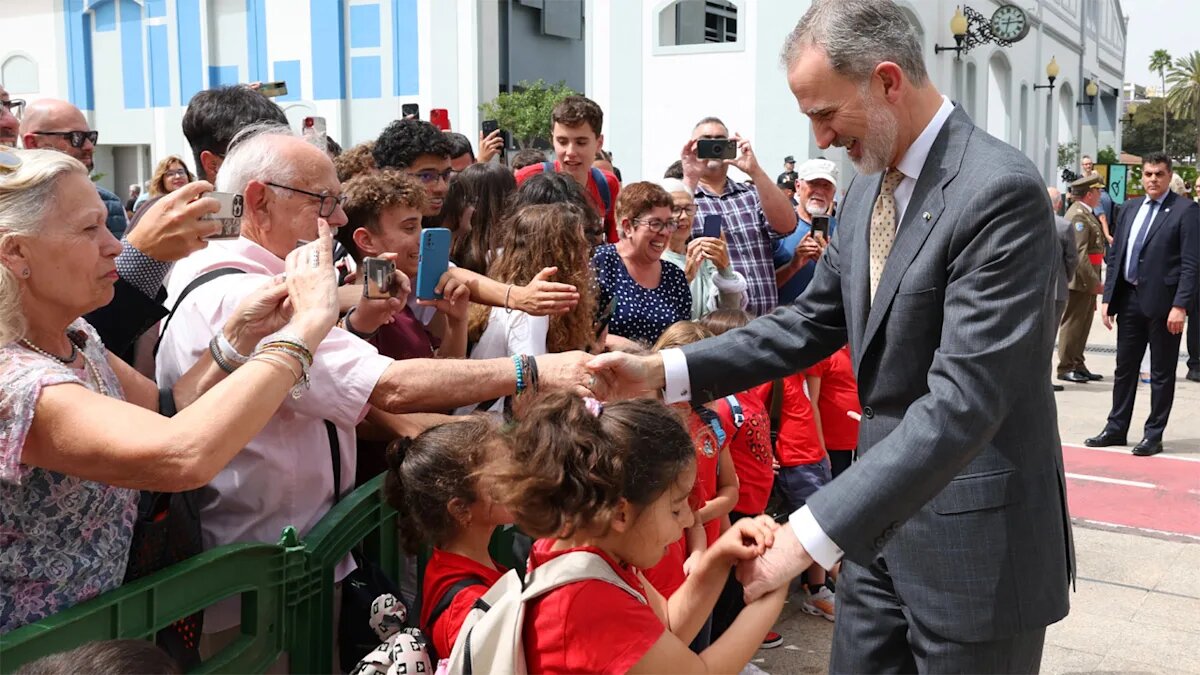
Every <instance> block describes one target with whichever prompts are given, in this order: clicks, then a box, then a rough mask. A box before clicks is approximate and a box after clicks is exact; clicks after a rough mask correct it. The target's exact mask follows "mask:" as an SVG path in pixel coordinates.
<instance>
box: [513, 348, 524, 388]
mask: <svg viewBox="0 0 1200 675" xmlns="http://www.w3.org/2000/svg"><path fill="white" fill-rule="evenodd" d="M512 360H513V366H515V367H516V369H517V393H518V394H520V393H522V392H524V391H525V372H524V368H523V367H522V365H521V355H520V354H513V356H512Z"/></svg>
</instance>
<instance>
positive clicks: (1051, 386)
mask: <svg viewBox="0 0 1200 675" xmlns="http://www.w3.org/2000/svg"><path fill="white" fill-rule="evenodd" d="M1050 388H1051V389H1053V390H1054V391H1062V390H1064V389H1066V387H1064V386H1062V385H1061V384H1052V385H1050Z"/></svg>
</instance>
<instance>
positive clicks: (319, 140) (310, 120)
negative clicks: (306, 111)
mask: <svg viewBox="0 0 1200 675" xmlns="http://www.w3.org/2000/svg"><path fill="white" fill-rule="evenodd" d="M300 131H301V133H302V134H303V135H304V139H305V140H307V141H308V142H309V143H312V144H313V145H314V146H316V147H317V148H318V149H319V150H320V151H321V152H325V151H326V150H327V149H328V147H329V144H328V141H327V139H326V136H325V118H324V117H305V118H304V125H303V127H302V128H301V130H300Z"/></svg>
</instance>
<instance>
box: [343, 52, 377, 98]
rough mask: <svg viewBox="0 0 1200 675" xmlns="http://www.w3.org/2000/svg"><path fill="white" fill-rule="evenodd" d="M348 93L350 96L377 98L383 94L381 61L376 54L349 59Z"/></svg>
mask: <svg viewBox="0 0 1200 675" xmlns="http://www.w3.org/2000/svg"><path fill="white" fill-rule="evenodd" d="M350 87H351V88H350V92H351V93H350V95H351V97H352V98H379V97H380V96H382V95H383V91H382V88H383V61H382V60H381V59H380V58H379V57H378V56H355V57H353V58H351V59H350Z"/></svg>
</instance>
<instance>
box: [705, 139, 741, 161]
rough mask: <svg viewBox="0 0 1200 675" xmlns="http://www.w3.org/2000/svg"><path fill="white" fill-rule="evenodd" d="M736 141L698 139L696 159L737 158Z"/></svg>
mask: <svg viewBox="0 0 1200 675" xmlns="http://www.w3.org/2000/svg"><path fill="white" fill-rule="evenodd" d="M737 147H738V144H737V141H736V140H734V139H732V138H700V139H697V140H696V157H697V158H698V159H734V158H735V157H737Z"/></svg>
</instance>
